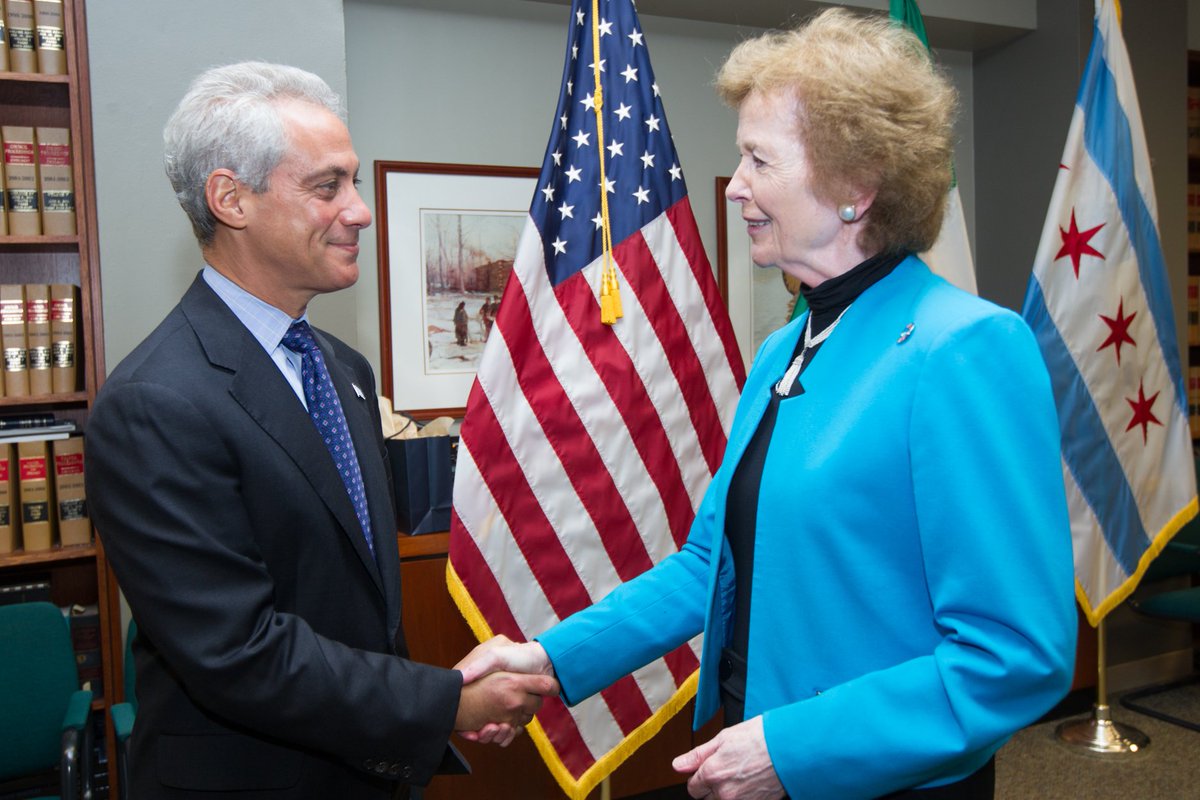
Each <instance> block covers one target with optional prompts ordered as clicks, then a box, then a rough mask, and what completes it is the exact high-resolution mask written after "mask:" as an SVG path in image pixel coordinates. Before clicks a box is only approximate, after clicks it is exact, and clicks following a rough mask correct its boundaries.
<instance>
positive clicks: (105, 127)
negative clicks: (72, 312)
mask: <svg viewBox="0 0 1200 800" xmlns="http://www.w3.org/2000/svg"><path fill="white" fill-rule="evenodd" d="M765 1H766V0H764V2H765ZM771 2H774V0H771ZM851 4H853V5H876V6H878V7H884V6H885V5H886V4H884V3H882V1H881V0H880V1H879V2H866V1H865V0H860V1H859V2H854V3H851ZM757 5H758V4H757V3H756V4H755V5H754V6H753V7H757ZM782 5H784V6H787V5H788V4H787V3H783V4H782ZM922 5H923V6H926V9H925V10H926V13H927V14H929V15H933V14H936V13H941V14H944V15H946V16H949V15H950V14H952V13H961V14H963V16H962V17H961V18H962V19H968V20H971V21H972V23H973V24H978V19H977V18H978V17H979V15H980V14H993V15H995V14H1000V13H1001V12H1002V11H1003V10H1004V9H1005V8H1010V7H1011V6H1005V5H1004V4H996V3H994V2H993V0H971V2H966V0H927V2H924V3H922ZM1018 5H1021V6H1022V7H1026V6H1027V5H1028V4H1018ZM1122 5H1123V8H1124V10H1125V35H1126V39H1127V41H1128V43H1129V49H1130V56H1131V59H1132V61H1133V66H1134V71H1135V75H1136V77H1137V83H1138V89H1139V92H1140V97H1141V106H1142V112H1143V115H1144V121H1145V127H1146V132H1147V136H1148V138H1149V142H1150V150H1151V155H1152V160H1153V164H1154V175H1155V181H1156V188H1157V194H1158V207H1159V213H1160V225H1161V229H1162V235H1163V244H1164V251H1165V252H1166V254H1167V262H1168V267H1169V269H1170V270H1171V282H1172V287H1173V290H1174V293H1175V294H1174V296H1175V297H1176V298H1177V303H1176V317H1177V321H1178V323H1179V325H1180V330H1181V332H1182V322H1183V311H1184V309H1183V298H1184V276H1185V274H1186V250H1185V238H1186V237H1185V200H1184V191H1185V183H1186V174H1187V169H1186V167H1187V162H1186V157H1185V132H1184V129H1185V123H1184V107H1185V106H1184V91H1185V89H1184V87H1185V83H1186V60H1185V59H1186V52H1185V51H1186V48H1187V47H1188V45H1189V43H1190V44H1191V46H1192V47H1196V48H1200V0H1125V2H1124V3H1123V4H1122ZM642 6H643V11H644V13H645V15H644V16H643V26H644V30H645V33H646V38H647V41H648V43H650V45H651V48H652V52H653V63H654V67H655V70H656V73H657V77H658V80H659V84H660V86H661V87H662V88H663V92H664V97H665V100H666V105H667V109H668V114H669V115H670V116H669V120H670V123H671V128H672V131H673V133H674V135H675V139H676V144H677V147H678V149H679V153H680V158H681V163H682V165H683V167H684V169H685V174H686V176H687V179H688V184H689V188H690V190H691V200H692V204H693V208H694V209H695V213H696V218H697V222H698V223H699V226H700V230H701V235H702V237H703V240H704V245H705V248H706V250H707V251H708V253H709V255H710V257H711V258H712V260H713V261H714V262H715V260H716V259H715V255H716V254H715V245H716V240H715V230H714V229H715V209H714V203H713V178H714V176H717V175H728V174H730V172H731V171H732V169H733V167H734V165H735V148H734V145H733V141H734V132H735V128H736V122H735V118H734V115H733V113H732V112H731V111H729V110H727V109H725V108H723V107H722V106H721V105H720V104H719V103H718V102H717V100H716V97H715V95H714V94H713V92H712V89H711V87H710V82H711V78H712V75H713V72H714V71H715V69H716V67H717V65H718V64H719V63H720V62H721V60H722V59H723V57H724V56H725V54H726V53H727V52H728V50H729V48H730V47H731V46H732V45H733V44H735V43H736V42H737V41H738V40H739V39H740V38H742V37H743V36H745V35H751V34H753V33H754V32H755V31H754V29H748V28H739V27H737V26H736V25H733V24H727V23H725V22H694V21H688V20H682V19H677V18H671V17H666V16H654V15H652V14H650V13H649V12H647V11H646V8H647V7H658V8H660V9H663V13H669V11H670V9H671V8H673V7H679V8H685V10H686V4H683V5H681V3H680V2H669V0H657V2H652V0H644V2H643V3H642ZM705 6H706V7H709V8H716V9H718V11H717V12H716V13H715V15H714V16H713V18H714V19H723V18H724V17H721V16H720V13H721V12H720V9H721V8H728V9H734V10H733V11H731V12H729V13H731V14H735V15H736V14H737V13H738V12H737V10H736V8H735V6H737V4H730V5H726V4H723V3H712V2H706V3H705ZM739 7H740V6H739ZM746 7H751V6H749V5H747V6H746ZM1036 7H1037V29H1036V30H1035V31H1032V32H1030V33H1027V34H1025V35H1024V36H1020V37H1019V38H1016V39H1015V40H1012V36H1013V35H1014V34H1012V33H1011V31H1012V26H1024V25H1026V23H1025V22H1024V21H1023V20H1009V19H1007V18H1005V17H1003V16H1001V17H995V16H993V17H987V16H985V17H984V18H983V19H984V20H985V24H984V27H983V28H981V29H980V30H982V31H983V34H986V35H987V36H993V35H995V34H996V29H995V27H994V26H995V25H998V26H1000V28H1003V29H1005V30H1004V31H1001V33H1003V34H1004V36H1006V37H1007V40H1006V42H1005V43H1004V44H1002V45H999V46H995V47H992V48H991V49H983V50H978V49H977V48H976V47H975V46H974V45H969V46H970V47H971V48H972V49H976V52H974V53H972V52H968V51H966V50H962V51H959V50H947V51H945V52H939V53H938V58H939V61H940V62H941V63H942V64H943V65H945V66H946V67H948V68H949V69H950V71H951V74H952V76H953V78H954V80H955V82H956V83H957V84H958V86H959V88H960V91H961V92H962V96H963V100H964V103H963V115H962V119H961V120H960V125H959V135H960V142H959V147H958V152H957V167H958V175H959V179H960V185H961V189H962V193H963V201H964V205H965V207H966V211H967V221H968V227H969V228H970V229H971V231H972V233H973V236H974V241H975V252H976V266H977V272H978V279H979V286H980V291H981V294H983V295H984V296H986V297H989V298H991V299H993V300H995V301H997V302H999V303H1001V304H1004V305H1008V306H1010V307H1013V308H1019V307H1020V303H1021V298H1022V296H1023V293H1024V289H1025V285H1026V282H1027V281H1028V277H1029V271H1030V268H1031V266H1032V262H1033V256H1034V251H1035V250H1036V247H1037V241H1038V237H1039V235H1040V232H1041V226H1042V222H1043V219H1044V215H1045V212H1046V207H1047V204H1048V202H1049V197H1050V191H1051V187H1052V185H1053V181H1054V171H1055V168H1056V166H1057V162H1058V158H1059V156H1060V155H1061V152H1062V147H1063V143H1064V140H1065V137H1066V131H1067V124H1068V121H1069V118H1070V115H1071V105H1072V102H1073V99H1074V95H1075V91H1076V88H1077V84H1078V79H1079V71H1080V69H1081V67H1082V63H1083V59H1084V58H1085V56H1086V50H1087V46H1088V42H1089V40H1090V20H1091V13H1092V0H1040V2H1037V4H1036ZM1189 12H1190V13H1189ZM88 13H89V16H88V24H89V49H90V56H91V78H92V95H93V111H94V120H93V122H94V134H95V151H96V165H97V166H96V188H97V198H98V205H99V222H100V255H101V275H102V288H103V296H104V322H105V332H106V336H105V339H106V341H105V352H106V363H107V365H108V368H109V369H112V367H114V366H115V365H116V364H117V362H118V361H119V360H120V359H121V358H123V357H124V356H125V355H126V354H127V353H128V352H129V351H130V350H131V349H132V348H133V346H134V345H136V343H137V342H138V341H140V340H141V339H142V338H143V337H144V336H145V335H146V334H147V333H148V332H149V330H150V329H151V328H152V327H153V326H154V325H155V324H156V323H157V322H158V320H160V319H161V318H162V316H163V315H164V314H166V312H167V311H168V310H169V309H170V307H171V306H172V305H174V303H175V302H176V300H177V299H178V298H179V296H180V295H181V294H182V292H183V291H184V289H185V288H186V286H187V284H188V283H189V282H190V281H191V279H192V276H193V275H194V274H195V272H196V270H197V269H198V268H199V266H200V263H201V262H200V256H199V252H198V250H197V249H196V246H195V242H194V239H193V237H192V235H191V231H190V228H189V226H188V224H187V222H186V220H185V219H184V216H183V213H182V212H181V211H180V210H179V208H178V205H177V204H176V203H175V200H174V197H173V196H172V194H171V191H170V188H169V186H168V184H167V181H166V178H165V177H164V176H163V173H162V168H161V165H160V159H161V141H160V133H161V129H162V125H163V123H164V122H165V120H166V118H167V116H168V115H169V114H170V112H171V110H172V109H173V108H174V106H175V103H176V102H177V101H178V99H179V97H180V96H181V95H182V94H183V92H184V91H185V89H186V87H187V85H188V82H189V81H190V80H191V78H192V77H194V75H195V74H196V73H198V72H199V71H201V70H202V69H204V68H205V67H208V66H211V65H213V64H219V63H228V62H231V61H236V60H241V59H247V58H261V59H266V60H277V61H283V62H287V63H292V64H296V65H298V66H301V67H305V68H307V69H310V70H313V71H314V72H317V73H318V74H320V75H321V76H323V77H324V78H325V79H326V80H327V81H329V83H330V84H331V85H332V86H333V87H334V88H335V89H337V90H338V91H339V92H343V93H344V94H346V96H347V97H348V101H349V107H350V129H351V132H352V135H353V137H354V141H355V145H356V148H357V150H358V153H359V156H360V158H361V159H362V163H363V170H362V177H363V179H364V183H363V187H362V188H363V193H364V197H365V198H366V199H367V202H368V204H371V205H373V198H374V186H373V180H372V173H371V165H372V162H373V161H374V160H376V159H383V160H409V161H446V162H459V163H481V164H508V165H528V166H536V165H538V164H539V162H540V159H541V156H542V150H543V147H544V146H545V142H546V138H547V135H548V133H549V125H550V117H551V115H552V113H553V104H554V101H555V98H556V97H557V91H558V87H557V83H558V80H559V75H560V70H561V65H562V64H561V59H562V48H563V44H564V40H565V35H564V33H565V31H564V28H565V16H566V15H565V10H564V6H563V4H562V2H549V3H545V2H529V1H528V0H440V1H439V0H344V2H343V0H256V2H244V0H242V1H240V2H239V1H238V0H211V1H210V2H208V3H204V4H194V3H182V2H162V0H122V2H105V1H104V0H92V1H91V2H90V4H89V7H88ZM734 18H737V17H736V16H735V17H734ZM986 20H991V21H992V23H994V26H993V27H992V28H988V27H987V22H986ZM931 27H932V26H931ZM949 27H950V28H951V29H953V27H954V26H953V23H952V22H951V23H950V24H949ZM1193 31H1194V32H1193ZM951 32H952V33H955V35H956V36H957V37H958V38H956V39H954V41H956V42H957V41H962V42H967V43H970V42H972V41H973V38H972V33H971V31H967V32H966V33H965V34H964V33H963V32H962V31H961V30H959V31H957V32H955V31H953V30H951ZM931 33H932V31H931ZM1018 33H1019V32H1018ZM935 43H936V42H935ZM964 46H968V45H964ZM362 243H363V248H362V257H361V259H360V267H361V269H362V277H361V279H360V281H359V284H358V286H356V287H355V288H354V289H351V290H348V291H346V292H341V293H338V294H336V295H333V296H327V297H322V298H319V299H318V300H317V301H316V302H314V304H313V306H312V309H311V311H312V315H313V318H314V319H315V320H316V321H317V323H318V324H320V325H321V326H323V327H325V328H327V329H330V330H332V331H333V332H334V333H336V334H337V335H339V336H341V337H342V338H344V339H346V340H347V341H349V342H350V343H351V344H354V345H356V346H357V347H358V348H359V349H361V350H362V351H363V352H364V353H365V354H366V355H367V356H368V358H369V359H370V360H371V361H372V363H373V364H375V366H376V368H377V369H378V368H379V317H378V296H377V282H376V278H377V275H376V266H375V265H376V253H375V249H376V248H375V238H374V233H373V230H372V231H368V232H367V234H366V235H365V236H364V237H363V239H362ZM1181 341H1183V339H1182V336H1181ZM1185 352H1186V351H1185ZM1118 634H1119V631H1114V632H1113V634H1112V636H1111V639H1112V640H1113V641H1114V647H1113V649H1114V651H1116V652H1115V653H1114V657H1113V658H1110V662H1116V661H1121V660H1125V659H1126V658H1129V659H1132V658H1135V657H1137V655H1138V653H1139V652H1144V649H1145V648H1144V647H1143V643H1142V642H1140V641H1139V636H1140V634H1138V633H1136V632H1134V633H1133V634H1131V635H1130V636H1128V637H1123V636H1120V635H1118ZM1148 646H1149V648H1150V649H1151V650H1152V651H1155V650H1156V648H1158V649H1161V643H1160V640H1155V642H1151V643H1149V645H1148ZM1139 648H1142V649H1140V650H1139ZM1131 649H1132V652H1130V650H1131Z"/></svg>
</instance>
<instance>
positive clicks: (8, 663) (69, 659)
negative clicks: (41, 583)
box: [0, 602, 92, 800]
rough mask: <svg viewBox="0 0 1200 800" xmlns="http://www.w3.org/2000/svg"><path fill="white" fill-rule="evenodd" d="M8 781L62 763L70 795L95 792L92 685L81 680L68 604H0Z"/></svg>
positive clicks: (2, 771)
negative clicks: (65, 612)
mask: <svg viewBox="0 0 1200 800" xmlns="http://www.w3.org/2000/svg"><path fill="white" fill-rule="evenodd" d="M0 642H3V647H0V782H3V781H12V780H14V779H17V778H21V777H27V776H31V775H38V774H42V773H50V772H52V771H53V770H54V769H57V770H58V773H59V774H58V790H59V797H61V798H62V800H76V798H79V797H90V796H91V790H92V785H91V751H92V727H91V725H89V724H88V722H89V717H90V715H91V711H92V693H91V692H90V691H88V690H81V689H80V688H79V674H78V672H77V671H76V667H75V651H74V650H73V649H72V647H71V633H70V629H69V627H68V624H67V620H66V619H65V618H64V617H63V613H62V611H60V610H59V609H58V608H57V607H56V606H54V605H51V604H50V603H42V602H38V603H17V604H14V605H7V606H0Z"/></svg>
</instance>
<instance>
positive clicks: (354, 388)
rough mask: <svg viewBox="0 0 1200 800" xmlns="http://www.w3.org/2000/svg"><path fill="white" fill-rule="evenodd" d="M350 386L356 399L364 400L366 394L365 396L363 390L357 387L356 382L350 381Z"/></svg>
mask: <svg viewBox="0 0 1200 800" xmlns="http://www.w3.org/2000/svg"><path fill="white" fill-rule="evenodd" d="M350 388H351V389H353V390H354V393H355V394H356V395H358V399H359V400H366V399H367V396H366V395H365V394H363V390H362V389H360V388H358V384H357V383H353V382H351V384H350Z"/></svg>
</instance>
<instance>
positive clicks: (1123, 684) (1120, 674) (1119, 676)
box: [1108, 648, 1193, 695]
mask: <svg viewBox="0 0 1200 800" xmlns="http://www.w3.org/2000/svg"><path fill="white" fill-rule="evenodd" d="M1192 672H1193V654H1192V650H1191V648H1188V649H1186V650H1172V651H1171V652H1168V653H1160V654H1159V655H1156V656H1150V657H1149V658H1142V659H1138V660H1137V661H1127V662H1125V663H1124V664H1117V665H1116V666H1114V667H1109V669H1108V691H1109V694H1110V695H1117V694H1121V693H1122V692H1127V691H1131V690H1133V689H1140V688H1142V687H1143V686H1150V685H1151V684H1155V683H1168V682H1170V681H1175V680H1179V679H1180V678H1183V677H1186V676H1188V675H1191V674H1192Z"/></svg>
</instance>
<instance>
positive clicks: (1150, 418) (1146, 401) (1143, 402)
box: [1125, 382, 1162, 444]
mask: <svg viewBox="0 0 1200 800" xmlns="http://www.w3.org/2000/svg"><path fill="white" fill-rule="evenodd" d="M1160 394H1162V393H1161V392H1155V393H1154V394H1153V395H1151V396H1150V397H1149V398H1147V397H1146V390H1145V388H1144V385H1143V384H1142V383H1140V382H1139V383H1138V399H1137V400H1131V399H1130V398H1128V397H1126V398H1125V402H1126V403H1129V407H1130V408H1132V409H1133V418H1132V419H1130V420H1129V425H1128V426H1127V427H1126V428H1125V430H1126V431H1131V430H1133V429H1134V427H1136V426H1138V425H1141V426H1142V444H1145V443H1146V432H1147V430H1148V429H1149V427H1150V425H1151V423H1153V424H1155V425H1162V421H1161V420H1160V419H1159V418H1158V417H1156V416H1154V412H1153V411H1152V410H1151V409H1152V407H1153V406H1154V401H1155V400H1157V399H1158V396H1159V395H1160Z"/></svg>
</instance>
